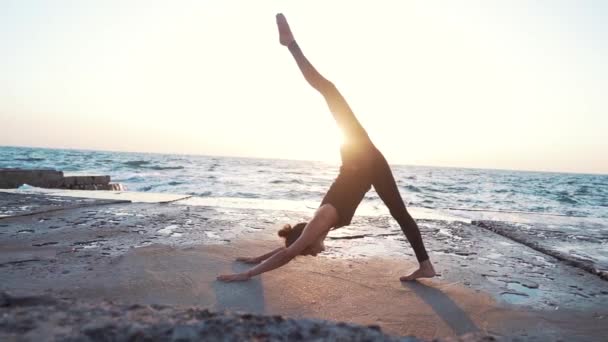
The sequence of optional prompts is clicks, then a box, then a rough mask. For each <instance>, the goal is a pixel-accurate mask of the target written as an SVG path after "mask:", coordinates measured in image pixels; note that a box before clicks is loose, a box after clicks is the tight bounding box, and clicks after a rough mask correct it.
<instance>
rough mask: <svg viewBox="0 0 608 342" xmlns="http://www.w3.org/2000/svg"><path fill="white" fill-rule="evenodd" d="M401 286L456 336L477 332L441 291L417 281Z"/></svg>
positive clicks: (462, 312) (466, 317)
mask: <svg viewBox="0 0 608 342" xmlns="http://www.w3.org/2000/svg"><path fill="white" fill-rule="evenodd" d="M402 286H403V287H406V288H409V289H411V290H412V291H414V293H415V294H417V295H418V297H420V298H421V299H422V300H423V301H424V302H425V303H427V304H428V305H429V306H430V307H431V308H432V309H433V311H435V313H436V314H437V316H439V317H440V318H441V319H442V320H443V321H444V322H445V323H446V324H447V325H448V326H449V327H450V328H451V329H452V330H453V331H454V332H455V333H456V334H457V335H459V336H460V335H463V334H467V333H475V332H478V331H479V328H478V327H477V325H475V323H474V322H473V321H472V320H471V319H470V318H469V316H468V315H467V313H466V312H465V311H464V310H462V309H461V308H460V307H458V305H456V303H454V301H452V299H450V297H448V296H447V295H446V294H445V293H443V292H441V290H439V289H436V288H434V287H430V286H427V285H424V284H422V283H419V282H417V281H410V282H404V283H402Z"/></svg>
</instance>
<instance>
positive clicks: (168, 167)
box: [145, 165, 184, 170]
mask: <svg viewBox="0 0 608 342" xmlns="http://www.w3.org/2000/svg"><path fill="white" fill-rule="evenodd" d="M145 168H146V169H150V170H181V169H183V168H184V167H183V166H158V165H154V166H149V167H145Z"/></svg>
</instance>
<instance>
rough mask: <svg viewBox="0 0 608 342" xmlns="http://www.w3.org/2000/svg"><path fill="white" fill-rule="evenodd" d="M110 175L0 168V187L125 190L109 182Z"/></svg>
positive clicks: (117, 184) (119, 185)
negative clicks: (26, 186)
mask: <svg viewBox="0 0 608 342" xmlns="http://www.w3.org/2000/svg"><path fill="white" fill-rule="evenodd" d="M110 181H111V179H110V176H107V175H105V176H65V175H64V174H63V171H57V170H46V169H34V170H27V169H6V168H0V189H15V188H18V187H20V186H21V185H23V184H28V185H31V186H36V187H40V188H51V189H71V190H114V191H123V190H125V189H124V187H123V185H122V184H119V183H110Z"/></svg>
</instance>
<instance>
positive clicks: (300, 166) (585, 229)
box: [0, 146, 608, 270]
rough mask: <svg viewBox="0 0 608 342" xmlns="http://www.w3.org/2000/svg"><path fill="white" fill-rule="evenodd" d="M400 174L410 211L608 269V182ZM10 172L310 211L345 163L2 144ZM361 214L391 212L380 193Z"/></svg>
mask: <svg viewBox="0 0 608 342" xmlns="http://www.w3.org/2000/svg"><path fill="white" fill-rule="evenodd" d="M391 167H392V170H393V174H394V177H395V180H396V182H397V185H398V187H399V190H400V192H401V195H402V197H403V199H404V201H405V203H406V205H407V206H408V207H409V208H419V209H424V212H426V213H428V212H431V213H435V214H437V217H439V218H441V217H450V218H452V219H454V218H456V219H462V220H497V221H504V222H512V223H515V224H514V225H513V229H522V230H524V229H525V230H531V231H535V232H536V233H534V234H529V238H530V239H544V241H543V243H544V244H545V245H547V244H548V245H552V246H555V248H557V249H559V250H560V251H562V252H566V253H571V254H576V256H577V257H578V258H582V259H584V260H588V261H590V262H592V263H594V264H595V265H597V267H598V269H602V270H608V248H607V247H608V175H601V174H574V173H559V172H532V171H512V170H492V169H471V168H455V167H433V166H413V165H391ZM0 168H25V169H56V170H61V171H63V172H64V173H65V174H67V175H78V174H83V175H110V176H111V178H112V182H117V183H121V184H123V185H124V186H125V187H126V189H127V190H128V191H137V192H150V193H177V194H185V195H191V196H193V197H194V198H196V199H200V203H213V204H214V205H227V206H241V207H243V206H244V207H251V208H272V209H286V210H302V211H307V210H308V211H310V210H313V209H314V208H316V207H318V205H319V203H320V201H321V200H322V198H323V196H324V194H325V192H326V191H327V189H328V188H329V186H330V185H331V183H332V181H333V180H334V178H335V177H336V176H337V174H338V170H339V164H335V163H330V162H320V161H299V160H284V159H259V158H239V157H219V156H204V155H181V154H156V153H131V152H110V151H93V150H73V149H47V148H30V147H10V146H4V147H2V146H0ZM414 212H415V211H414ZM357 213H358V214H364V215H388V211H387V210H386V208H385V207H384V205H383V204H382V201H381V200H380V198H379V197H378V195H377V194H376V193H375V192H374V191H373V190H372V191H370V192H369V193H368V194H367V195H366V198H365V199H364V201H363V203H362V205H361V208H360V210H358V212H357ZM413 216H414V217H415V218H416V215H415V214H414V215H413ZM539 231H540V232H542V234H538V232H539Z"/></svg>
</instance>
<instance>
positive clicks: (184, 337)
mask: <svg viewBox="0 0 608 342" xmlns="http://www.w3.org/2000/svg"><path fill="white" fill-rule="evenodd" d="M198 339H199V338H198V333H197V331H196V329H195V328H194V327H192V326H189V325H178V326H176V327H175V328H173V334H171V341H175V342H182V341H196V340H198Z"/></svg>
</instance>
